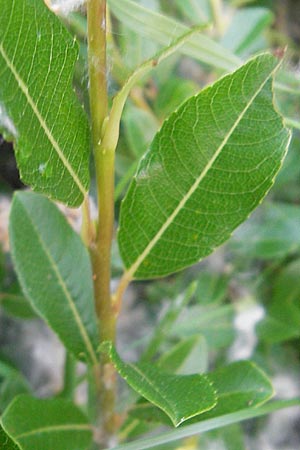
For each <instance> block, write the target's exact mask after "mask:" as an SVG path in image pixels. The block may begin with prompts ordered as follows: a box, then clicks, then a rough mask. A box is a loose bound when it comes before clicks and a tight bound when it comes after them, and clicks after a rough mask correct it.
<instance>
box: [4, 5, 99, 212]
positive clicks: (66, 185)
mask: <svg viewBox="0 0 300 450" xmlns="http://www.w3.org/2000/svg"><path fill="white" fill-rule="evenodd" d="M0 29H1V37H0V65H1V72H0V120H1V122H0V127H1V128H2V129H3V128H4V130H6V131H8V133H9V134H10V135H13V136H14V140H15V141H16V146H15V151H16V158H17V163H18V167H19V169H20V173H21V177H22V180H23V181H24V183H27V184H30V185H31V186H32V188H33V189H34V190H37V191H39V192H43V193H46V194H47V195H48V196H50V197H52V198H54V199H56V200H60V201H62V202H64V203H66V204H68V205H70V206H79V205H80V204H81V203H82V201H83V197H84V195H85V193H86V191H87V189H88V185H89V172H88V164H89V150H90V137H89V134H90V133H89V125H88V122H87V118H86V116H85V114H84V112H83V109H82V107H81V106H80V104H79V102H78V100H77V98H76V95H75V93H74V92H73V89H72V84H71V83H72V77H73V70H74V64H75V61H76V59H77V57H78V46H77V44H76V42H75V40H74V39H73V37H72V36H71V35H70V34H69V33H68V32H67V30H66V29H65V28H64V27H63V25H62V24H61V22H60V21H59V19H58V18H57V17H56V16H55V15H54V14H52V13H51V12H50V11H49V10H48V8H47V7H46V6H45V4H44V2H42V1H40V0H12V1H10V2H7V1H6V0H0Z"/></svg>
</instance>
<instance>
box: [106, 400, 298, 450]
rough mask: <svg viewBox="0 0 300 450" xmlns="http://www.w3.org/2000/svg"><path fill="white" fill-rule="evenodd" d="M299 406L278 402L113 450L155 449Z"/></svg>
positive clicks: (188, 426) (294, 401)
mask: <svg viewBox="0 0 300 450" xmlns="http://www.w3.org/2000/svg"><path fill="white" fill-rule="evenodd" d="M295 406H297V407H298V408H299V407H300V399H299V398H295V399H292V400H278V401H274V402H270V403H267V404H266V405H263V406H260V407H258V408H248V409H245V410H242V411H238V412H235V413H231V414H225V415H224V416H221V417H216V418H213V419H208V420H204V421H203V422H199V423H195V424H192V425H187V426H186V427H180V428H178V429H176V430H172V431H170V432H166V433H161V434H160V435H158V436H154V437H153V436H151V437H150V438H145V439H140V440H138V441H136V442H130V443H128V444H122V445H118V446H116V447H114V448H113V449H112V450H145V449H148V448H149V449H150V448H154V447H155V446H159V445H160V446H161V445H163V444H168V443H170V442H174V441H177V440H179V439H183V438H186V437H189V436H195V435H197V434H200V433H205V432H207V431H211V430H215V429H217V428H221V427H225V426H227V425H232V424H234V423H239V422H242V421H245V420H248V419H253V418H255V417H261V416H264V415H266V414H270V413H272V412H274V411H278V410H281V409H283V408H291V407H295ZM105 450H109V449H105Z"/></svg>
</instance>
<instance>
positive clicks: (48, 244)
mask: <svg viewBox="0 0 300 450" xmlns="http://www.w3.org/2000/svg"><path fill="white" fill-rule="evenodd" d="M9 234H10V243H11V252H12V257H13V261H14V264H15V269H16V272H17V275H18V277H19V281H20V284H21V286H22V289H23V291H24V294H25V295H26V297H27V298H28V299H29V300H30V302H31V304H32V306H33V307H34V309H36V310H37V312H38V313H39V314H40V315H41V316H42V317H43V318H44V319H45V320H46V322H47V323H48V324H49V325H50V326H51V327H52V328H53V330H54V331H55V332H56V333H57V334H58V335H59V337H60V339H61V340H62V342H63V343H64V344H65V346H66V347H67V348H68V350H69V351H70V352H71V353H73V354H74V355H75V356H76V357H77V358H80V359H83V360H86V359H88V360H89V361H90V362H92V363H94V364H97V356H96V353H95V348H96V346H97V341H98V333H97V321H96V314H95V310H94V303H93V286H92V271H91V267H90V260H89V256H88V253H87V250H86V248H85V247H84V245H83V243H82V241H81V239H80V238H79V236H78V235H77V234H76V233H75V232H74V231H73V229H72V228H71V227H70V225H69V224H68V223H67V221H66V219H65V217H64V216H63V215H62V214H61V213H60V212H59V210H58V209H57V207H56V206H55V205H54V204H53V203H52V202H51V201H50V200H48V199H46V198H45V197H43V196H41V195H38V194H33V193H30V192H18V193H17V194H16V195H15V197H14V200H13V204H12V209H11V215H10V226H9Z"/></svg>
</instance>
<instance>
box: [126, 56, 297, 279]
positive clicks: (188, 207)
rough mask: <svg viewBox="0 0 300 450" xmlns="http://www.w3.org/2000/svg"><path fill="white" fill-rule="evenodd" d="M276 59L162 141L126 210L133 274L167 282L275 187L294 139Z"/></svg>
mask: <svg viewBox="0 0 300 450" xmlns="http://www.w3.org/2000/svg"><path fill="white" fill-rule="evenodd" d="M278 64H279V63H278V61H277V60H276V58H274V57H273V56H271V55H269V54H264V55H261V56H258V57H256V58H254V59H252V60H250V61H249V62H248V63H247V64H245V65H244V66H243V67H241V68H240V69H238V70H237V71H236V72H234V73H233V74H231V75H228V76H225V77H224V78H222V79H220V80H219V81H218V82H216V83H215V84H214V85H212V86H210V87H208V88H206V89H204V90H203V91H201V92H200V94H198V95H197V96H195V97H192V98H191V99H189V100H188V101H187V102H185V103H184V104H183V105H182V106H181V107H180V108H179V109H178V110H177V111H176V112H174V113H173V114H172V115H171V116H170V117H169V119H168V120H166V121H165V122H164V124H163V126H162V128H161V130H160V131H159V132H158V133H157V135H156V136H155V138H154V140H153V142H152V144H151V146H150V149H149V151H148V152H147V153H146V155H145V156H144V158H143V159H142V160H141V162H140V165H139V168H138V171H137V174H136V176H135V178H134V180H133V181H132V183H131V186H130V188H129V191H128V193H127V195H126V197H125V200H124V202H123V205H122V209H121V216H120V230H119V236H118V238H119V247H120V252H121V255H122V259H123V261H124V264H125V266H126V269H127V277H128V278H132V277H133V278H138V279H143V278H144V279H146V278H155V277H160V276H165V275H168V274H171V273H173V272H176V271H178V270H181V269H183V268H185V267H187V266H189V265H192V264H194V263H196V262H197V261H199V260H200V259H202V258H203V257H205V256H207V255H209V254H210V253H211V252H212V251H213V250H214V249H215V248H216V247H217V246H219V245H220V244H222V243H223V242H224V241H226V240H227V239H228V238H229V237H230V235H231V233H232V231H233V230H234V229H235V228H236V227H237V226H238V225H239V224H240V223H241V222H243V221H244V220H245V219H246V218H247V217H248V215H249V214H250V212H251V211H252V210H253V209H254V208H255V207H256V206H257V205H258V204H259V202H260V201H261V200H262V198H263V197H264V196H265V195H266V193H267V192H268V190H269V189H270V187H271V186H272V184H273V180H274V177H275V175H276V173H277V172H278V170H279V168H280V166H281V163H282V160H283V158H284V156H285V153H286V150H287V146H288V143H289V138H290V135H289V132H288V131H287V130H286V129H285V127H284V126H283V123H282V119H281V117H280V116H279V114H278V113H277V112H276V111H275V110H274V106H273V94H272V77H273V75H274V73H275V72H276V70H277V67H278Z"/></svg>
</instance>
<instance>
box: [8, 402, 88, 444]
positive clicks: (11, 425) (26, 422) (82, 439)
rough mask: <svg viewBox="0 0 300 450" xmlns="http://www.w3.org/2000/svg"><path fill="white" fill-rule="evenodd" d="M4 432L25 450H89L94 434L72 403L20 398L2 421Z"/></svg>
mask: <svg viewBox="0 0 300 450" xmlns="http://www.w3.org/2000/svg"><path fill="white" fill-rule="evenodd" d="M1 423H2V426H3V428H4V430H5V432H6V433H7V434H8V435H9V436H10V437H11V438H12V439H13V440H14V441H15V442H17V443H18V445H19V446H20V448H21V449H22V450H41V449H43V450H54V449H55V450H66V449H68V450H86V449H87V448H88V446H89V445H90V444H91V440H92V431H91V426H90V425H89V424H88V422H87V420H86V418H85V416H84V415H83V414H82V412H81V411H80V410H79V409H78V408H77V407H76V406H75V405H73V404H72V403H71V402H68V401H65V400H61V399H54V400H40V399H36V398H33V397H30V396H29V395H21V396H19V397H17V398H16V399H15V400H14V401H13V402H12V403H11V405H10V406H9V407H8V408H7V410H6V411H5V413H4V414H3V416H2V418H1Z"/></svg>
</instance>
